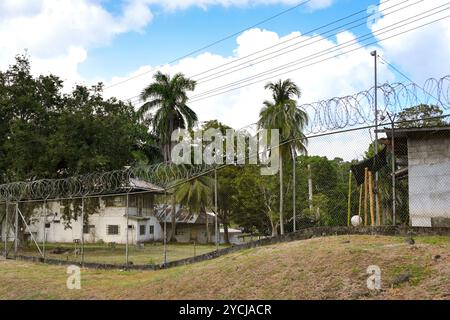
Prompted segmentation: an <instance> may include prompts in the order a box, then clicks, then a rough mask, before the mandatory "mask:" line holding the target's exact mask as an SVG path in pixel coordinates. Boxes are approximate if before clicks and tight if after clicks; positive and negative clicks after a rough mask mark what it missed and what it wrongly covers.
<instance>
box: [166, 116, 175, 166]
mask: <svg viewBox="0 0 450 320" xmlns="http://www.w3.org/2000/svg"><path fill="white" fill-rule="evenodd" d="M173 122H174V121H173V115H171V116H170V119H169V136H168V142H167V145H166V153H167V154H166V162H167V163H171V162H172V133H173V129H174V125H173Z"/></svg>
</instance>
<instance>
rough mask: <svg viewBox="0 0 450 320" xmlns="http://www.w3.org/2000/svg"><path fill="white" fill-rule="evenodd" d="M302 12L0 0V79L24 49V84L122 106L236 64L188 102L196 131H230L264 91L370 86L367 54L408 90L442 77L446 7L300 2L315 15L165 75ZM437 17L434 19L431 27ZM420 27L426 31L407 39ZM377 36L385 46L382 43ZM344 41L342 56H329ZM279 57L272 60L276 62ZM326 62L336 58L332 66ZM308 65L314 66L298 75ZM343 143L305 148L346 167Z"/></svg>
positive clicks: (244, 5) (263, 3) (447, 69)
mask: <svg viewBox="0 0 450 320" xmlns="http://www.w3.org/2000/svg"><path fill="white" fill-rule="evenodd" d="M303 1H304V0H164V1H161V0H122V1H118V0H33V1H31V0H0V39H2V41H1V42H0V69H1V70H4V69H6V68H7V67H8V65H10V64H12V63H13V62H14V56H15V55H16V54H18V53H23V52H24V50H27V52H28V53H29V55H30V57H31V60H32V71H33V73H35V74H48V73H53V74H56V75H58V76H60V78H61V79H62V80H63V81H64V84H65V88H64V89H65V90H67V91H70V90H71V89H72V88H73V86H74V85H76V84H84V85H87V86H89V85H93V84H95V83H97V82H98V81H101V82H103V83H104V84H105V91H104V95H105V97H113V96H114V97H117V98H119V99H122V100H126V101H128V100H129V99H130V98H132V97H135V96H138V95H139V93H140V92H141V91H142V89H143V88H144V87H145V86H147V85H148V84H149V83H150V82H151V81H152V75H153V74H154V73H155V72H156V71H157V70H160V71H162V72H164V73H168V74H174V73H176V72H182V73H184V74H186V75H187V76H188V77H193V78H194V80H197V81H198V80H199V79H198V78H196V77H195V75H196V74H198V73H199V72H201V71H204V70H208V69H211V68H215V67H218V66H221V65H226V66H228V67H226V68H229V67H230V66H234V65H239V64H241V63H242V62H244V64H245V68H237V67H235V68H234V69H229V70H233V72H229V73H228V72H227V70H226V71H225V72H226V73H225V74H221V75H220V77H215V75H212V77H213V78H211V79H209V81H205V82H202V81H198V85H197V88H196V90H195V92H194V93H192V94H191V98H193V99H191V100H190V105H191V107H192V108H193V109H194V111H196V112H197V114H198V115H199V119H200V120H201V121H206V120H211V119H218V120H219V121H221V122H223V123H225V124H227V125H229V126H231V127H234V128H241V127H244V126H246V125H248V124H250V123H254V122H255V121H256V120H257V118H258V114H259V111H260V109H261V104H262V101H264V99H268V98H270V95H269V93H268V92H267V91H266V90H264V84H265V83H266V82H268V81H277V80H279V79H280V78H287V77H289V78H291V79H292V80H293V81H294V82H296V83H297V84H298V86H299V87H300V88H301V89H302V97H301V98H300V101H299V102H300V103H301V104H307V103H312V102H315V101H318V100H322V99H329V98H332V97H336V96H347V95H351V94H354V93H356V92H360V91H363V90H368V89H369V88H371V87H373V85H374V82H373V72H374V71H373V57H371V56H370V52H371V51H372V50H374V49H377V50H378V52H379V54H380V55H381V56H382V57H383V59H386V60H387V61H389V62H390V63H391V64H393V65H395V66H396V67H397V68H398V69H399V70H401V71H402V72H403V73H405V74H406V75H407V76H408V77H410V78H411V79H413V81H414V82H416V83H418V84H423V82H424V80H426V79H427V78H429V77H435V78H440V77H442V76H444V75H448V74H450V60H449V59H448V57H449V56H450V23H449V19H448V18H449V16H450V4H449V3H448V0H310V1H311V2H310V3H313V4H314V5H315V7H314V8H312V7H306V6H304V7H301V8H297V9H295V10H292V11H290V12H288V13H286V14H284V15H282V16H280V17H277V18H276V19H273V20H271V21H269V22H267V23H265V24H263V25H260V26H258V28H253V29H251V30H248V31H245V32H243V33H242V34H239V35H236V36H234V37H232V38H230V39H228V40H227V41H224V42H222V43H220V44H218V45H215V46H213V47H210V48H207V49H206V50H204V52H202V53H196V54H194V55H192V56H191V57H189V58H188V59H182V60H180V61H177V62H174V63H171V64H167V63H168V62H170V61H173V60H174V59H176V58H178V57H181V56H184V55H185V54H186V53H189V52H191V51H193V50H196V49H198V48H201V47H203V46H205V45H208V44H210V43H211V42H214V41H216V40H218V39H221V38H223V37H226V36H228V35H230V34H233V33H236V32H238V31H240V30H242V29H245V28H247V27H250V26H252V25H254V24H256V23H258V22H260V21H262V20H264V19H267V18H269V17H271V16H273V15H275V14H277V13H280V12H282V11H284V10H286V9H288V8H290V7H292V6H293V5H295V4H299V3H301V2H303ZM377 4H378V7H377V8H378V10H379V12H380V13H381V14H385V15H384V16H383V15H382V16H381V17H380V19H378V20H377V21H376V22H375V23H374V24H372V25H371V26H368V25H367V24H366V22H368V21H365V20H364V19H365V18H364V14H361V15H359V16H357V17H353V18H352V19H350V20H354V19H357V18H362V19H363V20H361V22H360V23H362V25H361V26H360V27H359V28H356V29H349V28H348V27H345V28H341V29H340V30H339V32H336V31H334V32H332V33H330V34H331V35H332V36H331V37H330V38H326V37H318V39H317V38H316V37H315V38H314V39H312V37H311V35H309V34H306V35H305V32H307V31H309V30H312V29H315V28H317V27H319V26H322V25H325V24H328V23H330V22H332V21H334V20H337V19H339V18H342V17H345V16H348V15H350V14H352V13H355V12H357V11H361V10H364V11H367V9H369V6H371V5H377ZM392 6H396V8H395V9H398V10H397V11H396V12H394V13H392V12H390V11H393V10H390V8H391V7H392ZM438 6H444V9H445V10H444V11H439V12H436V8H437V7H438ZM430 10H435V11H433V12H434V13H433V14H432V16H429V17H424V16H423V17H421V18H420V21H416V22H414V21H411V19H413V18H414V17H416V16H417V15H421V14H423V13H424V12H429V11H430ZM439 10H440V9H439ZM436 18H439V19H441V20H439V21H436V22H433V21H434V19H436ZM404 21H408V25H407V26H402V27H400V26H399V23H402V22H404ZM424 23H430V25H429V26H427V27H422V28H419V29H417V30H413V29H414V28H415V27H420V25H422V24H424ZM342 24H343V23H341V25H342ZM333 27H335V26H333ZM330 28H332V27H329V28H327V29H326V30H327V31H329V30H330ZM386 28H387V29H388V30H387V31H388V32H387V33H386V34H383V35H382V36H381V35H380V34H379V33H380V31H382V30H384V29H386ZM322 31H323V30H322ZM300 33H301V34H302V36H301V37H300ZM367 33H369V34H370V35H373V37H374V38H373V39H372V40H371V41H373V40H374V41H375V42H376V43H375V44H371V45H370V46H368V45H367V42H361V41H360V39H358V38H357V37H358V36H359V35H362V34H367ZM388 36H391V37H392V38H389V39H385V38H386V37H388ZM290 40H294V41H293V43H297V42H298V43H297V48H296V50H287V48H283V46H285V45H284V43H285V42H286V41H290ZM316 40H320V41H316ZM349 42H350V43H351V46H350V47H349V48H348V49H344V48H340V46H341V45H342V44H345V43H349ZM305 43H309V44H310V45H308V46H306V45H304V44H305ZM274 46H277V47H274ZM267 48H271V49H268V50H267V51H264V54H266V53H267V54H269V55H272V56H274V57H273V58H272V59H270V60H263V61H261V63H255V60H254V59H255V58H256V59H257V61H258V59H262V57H261V56H260V55H262V54H259V53H257V54H256V55H254V56H251V58H247V57H248V55H251V54H255V52H260V50H263V49H267ZM283 49H284V50H285V51H283ZM350 49H352V50H351V51H350ZM336 50H337V51H336ZM280 52H282V53H283V54H282V55H278V53H280ZM321 52H325V53H326V54H325V57H327V59H326V61H321V60H320V59H322V58H319V57H316V58H308V57H311V56H314V55H318V53H321ZM337 53H338V54H339V56H335V55H336V54H337ZM299 59H304V60H305V61H306V62H301V63H299V65H298V66H299V68H298V69H297V68H295V69H293V68H288V69H287V70H286V71H289V72H287V73H282V74H279V73H278V72H277V73H276V74H275V73H274V74H269V75H268V76H265V75H264V76H263V77H260V78H258V81H256V82H254V83H245V85H244V86H242V87H241V86H239V87H235V88H234V87H233V91H230V92H224V91H223V90H219V89H218V88H221V87H225V86H229V85H230V84H233V83H235V82H236V81H242V79H245V78H247V77H254V76H257V75H258V74H261V73H265V72H267V71H268V70H272V69H275V70H277V71H278V70H281V68H282V67H283V66H284V65H285V64H287V63H294V62H296V61H298V60H299ZM311 61H312V62H315V63H313V64H309V63H310V62H311ZM224 68H225V67H224ZM291 69H292V70H291ZM219 70H221V69H219ZM283 70H284V69H283ZM397 81H401V82H409V81H407V80H406V79H405V78H404V77H402V76H401V75H399V74H398V73H397V72H395V71H394V70H393V69H392V68H389V67H388V66H387V65H386V64H381V63H380V64H379V82H380V83H386V82H390V83H392V82H397ZM118 83H120V85H115V84H118ZM211 90H213V91H214V92H215V93H217V95H214V96H208V95H207V94H206V98H207V99H198V100H196V99H195V95H199V94H200V95H201V94H202V93H203V94H205V93H207V92H210V91H211ZM131 102H132V103H134V105H135V106H136V108H138V107H139V105H140V104H141V103H142V101H140V100H139V99H131ZM351 138H352V139H351V141H352V143H354V145H355V148H354V149H353V151H352V153H351V154H348V155H345V154H336V153H335V154H333V152H338V149H336V148H332V149H330V148H329V147H328V145H327V144H325V145H317V146H311V148H312V149H314V150H313V151H315V152H316V153H319V154H323V153H325V154H326V155H328V156H330V157H334V156H340V157H343V158H345V159H351V158H354V157H355V156H358V154H357V153H358V152H359V151H358V150H359V149H358V146H361V145H363V144H364V143H358V137H353V136H352V137H351ZM349 141H350V140H349ZM355 150H356V151H355ZM355 152H356V153H355Z"/></svg>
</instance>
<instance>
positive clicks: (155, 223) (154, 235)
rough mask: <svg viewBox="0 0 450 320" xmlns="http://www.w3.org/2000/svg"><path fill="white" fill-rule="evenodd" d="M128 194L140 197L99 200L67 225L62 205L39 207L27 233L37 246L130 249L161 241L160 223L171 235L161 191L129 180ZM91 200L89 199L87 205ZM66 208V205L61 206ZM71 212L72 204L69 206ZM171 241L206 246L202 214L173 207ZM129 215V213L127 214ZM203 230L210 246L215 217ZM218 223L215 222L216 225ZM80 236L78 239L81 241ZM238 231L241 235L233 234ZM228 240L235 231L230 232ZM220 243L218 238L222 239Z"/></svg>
mask: <svg viewBox="0 0 450 320" xmlns="http://www.w3.org/2000/svg"><path fill="white" fill-rule="evenodd" d="M130 185H132V190H131V192H143V193H140V194H130V195H129V196H128V209H127V202H126V201H127V196H126V194H123V195H114V196H108V195H103V196H101V197H99V198H95V199H96V200H95V201H97V200H98V203H97V210H96V212H95V213H93V214H89V215H87V221H86V223H84V224H83V223H82V222H81V217H80V216H77V217H76V218H75V219H71V220H70V221H66V220H65V219H64V217H65V216H66V215H65V214H64V211H65V210H66V211H67V210H69V209H68V208H65V206H64V204H65V203H64V202H60V201H53V202H47V205H46V209H45V210H44V207H43V205H42V206H39V207H37V208H36V209H34V214H33V216H32V218H31V219H30V221H28V224H29V227H30V230H31V233H32V234H33V237H34V239H36V241H38V242H42V241H44V239H46V242H48V243H73V242H76V241H81V239H82V237H83V240H84V241H85V242H86V243H96V242H99V241H101V242H104V243H117V244H125V243H126V242H127V239H128V243H129V244H138V243H143V242H151V241H163V238H164V221H166V228H167V234H168V235H169V234H170V230H171V222H172V216H171V211H172V210H171V208H172V206H171V205H165V204H161V203H158V202H160V201H161V199H157V197H158V195H161V194H162V193H163V189H161V188H159V187H157V186H154V185H152V184H149V183H146V182H143V181H130ZM91 201H92V200H91ZM66 205H68V203H67V204H66ZM70 206H71V208H70V210H71V211H73V203H72V204H70ZM14 211H15V205H10V209H9V219H8V221H9V223H8V225H9V236H8V237H9V239H10V241H12V240H13V239H14V227H13V225H14ZM176 211H177V215H176V235H175V237H176V240H177V242H180V243H188V242H193V241H195V242H197V243H206V242H207V232H206V218H205V214H197V213H191V212H189V211H188V210H186V209H183V208H181V207H180V206H179V205H177V206H176ZM127 213H128V214H127ZM206 216H207V217H208V228H209V232H210V237H211V239H210V240H211V242H214V241H215V232H214V228H215V216H214V214H213V213H211V212H208V213H207V214H206ZM218 222H219V223H220V221H218ZM6 225H7V224H6V215H5V214H4V212H3V214H2V213H0V230H1V238H2V241H4V240H3V239H4V237H5V235H6V234H7V231H6ZM82 232H83V236H82ZM237 232H240V231H239V230H237ZM230 234H231V235H232V236H234V235H235V234H236V232H234V231H231V233H230ZM25 235H26V236H27V237H28V240H31V235H30V232H29V230H25ZM221 238H222V239H223V235H222V236H221ZM232 239H233V243H239V239H237V238H232Z"/></svg>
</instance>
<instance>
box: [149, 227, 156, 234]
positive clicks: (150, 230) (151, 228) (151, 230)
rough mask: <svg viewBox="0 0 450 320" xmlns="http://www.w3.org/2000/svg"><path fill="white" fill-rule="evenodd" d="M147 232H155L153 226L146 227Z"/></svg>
mask: <svg viewBox="0 0 450 320" xmlns="http://www.w3.org/2000/svg"><path fill="white" fill-rule="evenodd" d="M148 233H149V234H155V226H149V227H148Z"/></svg>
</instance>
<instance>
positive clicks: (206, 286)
mask: <svg viewBox="0 0 450 320" xmlns="http://www.w3.org/2000/svg"><path fill="white" fill-rule="evenodd" d="M369 265H378V266H379V267H380V268H381V271H382V291H381V292H379V293H373V292H370V291H369V290H368V289H367V286H366V280H367V277H368V275H367V274H366V269H367V267H368V266H369ZM67 276H68V275H67V274H66V268H65V267H60V266H49V265H43V264H33V263H28V262H19V261H0V283H1V286H0V299H42V298H43V299H413V298H416V299H450V241H449V237H421V238H417V239H416V244H415V245H414V246H411V245H409V244H407V243H406V242H405V239H403V238H396V237H382V236H335V237H326V238H314V239H310V240H305V241H297V242H291V243H284V244H278V245H272V246H267V247H261V248H256V249H250V250H245V251H241V252H238V253H235V254H231V255H228V256H223V257H220V258H218V259H215V260H211V261H206V262H202V263H198V264H195V265H189V266H183V267H177V268H173V269H169V270H160V271H148V272H147V271H145V272H139V271H132V272H127V271H119V270H117V271H104V270H89V269H83V270H82V275H81V276H82V289H81V290H75V291H74V290H68V289H67V288H66V280H67ZM401 280H403V281H405V282H402V283H398V282H401Z"/></svg>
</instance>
